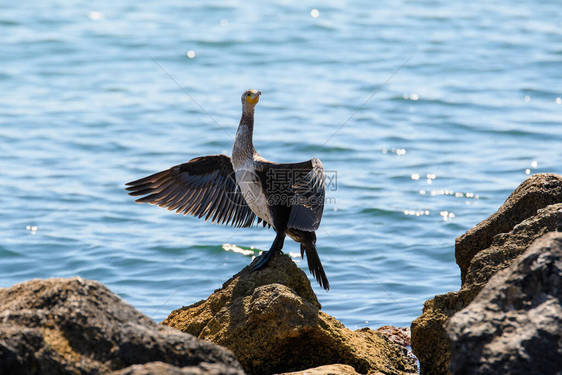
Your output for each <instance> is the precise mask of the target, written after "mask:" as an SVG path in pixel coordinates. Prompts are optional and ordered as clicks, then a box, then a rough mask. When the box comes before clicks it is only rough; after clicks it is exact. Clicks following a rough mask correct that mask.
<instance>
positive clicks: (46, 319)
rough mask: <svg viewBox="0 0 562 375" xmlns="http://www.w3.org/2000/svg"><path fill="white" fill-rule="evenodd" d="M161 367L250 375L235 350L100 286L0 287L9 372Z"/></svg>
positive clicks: (2, 350) (4, 361)
mask: <svg viewBox="0 0 562 375" xmlns="http://www.w3.org/2000/svg"><path fill="white" fill-rule="evenodd" d="M156 361H164V362H166V363H167V364H168V365H170V366H177V367H179V368H182V367H183V368H186V367H193V368H194V369H199V368H201V366H203V367H204V366H205V364H210V365H213V366H214V367H217V366H218V367H219V368H221V369H225V371H226V370H228V371H230V372H224V373H228V374H243V371H242V369H241V367H240V364H239V363H238V362H237V361H236V360H235V359H234V356H233V355H232V353H230V352H229V351H228V350H226V349H223V348H220V347H218V346H217V345H214V344H212V343H209V342H203V341H200V340H197V339H196V338H195V337H193V336H192V335H188V334H185V333H182V332H179V331H176V330H173V329H171V328H169V327H164V326H159V325H157V324H156V323H154V322H153V321H152V320H151V319H149V318H148V317H146V316H144V315H142V314H141V313H140V312H138V311H137V310H136V309H134V308H133V307H132V306H130V305H128V304H127V303H125V302H124V301H123V300H121V299H120V298H119V297H118V296H116V295H115V294H113V293H112V292H111V291H110V290H109V289H107V288H106V287H105V286H103V285H102V284H100V283H98V282H95V281H89V280H84V279H81V278H71V279H48V280H32V281H28V282H25V283H22V284H18V285H15V286H13V287H11V288H4V289H0V373H2V374H47V375H48V374H76V373H80V374H99V373H110V372H113V371H116V370H120V369H124V368H127V367H129V366H132V365H135V364H146V363H150V362H156ZM215 365H216V366H215ZM221 371H222V370H221ZM211 373H216V374H220V373H223V372H211Z"/></svg>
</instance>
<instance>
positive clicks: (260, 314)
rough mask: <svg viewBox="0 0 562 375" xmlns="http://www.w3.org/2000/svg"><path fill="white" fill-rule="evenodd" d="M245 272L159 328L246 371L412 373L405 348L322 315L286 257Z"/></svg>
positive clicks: (412, 364) (412, 365)
mask: <svg viewBox="0 0 562 375" xmlns="http://www.w3.org/2000/svg"><path fill="white" fill-rule="evenodd" d="M250 269H251V265H250V266H248V267H246V268H244V269H243V270H242V271H241V272H239V273H238V274H236V275H235V276H234V277H232V278H231V279H230V280H228V281H227V282H226V283H225V284H224V285H223V286H222V288H221V289H218V290H216V291H215V292H214V293H213V294H212V295H211V296H209V298H208V299H206V300H204V301H200V302H197V303H195V304H193V305H191V306H188V307H183V308H181V309H178V310H175V311H173V312H172V313H171V314H170V316H169V317H168V318H167V319H166V320H165V321H164V322H163V324H166V325H169V326H171V327H174V328H177V329H179V330H181V331H184V332H189V333H191V334H193V335H195V336H197V337H198V338H200V339H205V340H209V341H212V342H214V343H216V344H219V345H223V346H225V347H227V348H229V349H230V350H232V351H233V352H234V354H235V355H236V358H237V359H238V360H239V361H240V363H241V364H242V366H243V367H244V369H245V370H246V371H247V372H248V373H250V374H272V373H282V372H290V371H299V370H305V369H310V368H313V367H317V366H322V365H330V364H334V363H339V364H345V365H349V366H352V367H353V368H354V369H355V371H357V372H359V373H363V374H365V373H369V372H375V371H382V372H385V373H392V374H404V373H411V372H414V371H415V369H416V368H415V362H412V361H411V360H410V359H409V358H408V357H407V355H406V349H405V348H402V347H400V346H399V345H397V344H394V343H392V342H391V341H390V340H388V339H386V338H385V337H384V336H383V335H381V334H378V333H376V332H375V331H373V330H370V329H368V328H363V329H360V330H358V331H351V330H349V329H347V328H345V327H344V326H343V325H342V324H341V323H340V322H338V321H337V320H336V319H334V318H333V317H331V316H329V315H328V314H325V313H324V312H322V311H320V304H319V303H318V300H317V298H316V295H315V294H314V292H313V291H312V288H311V286H310V281H309V280H308V278H307V277H306V275H305V273H304V272H302V271H301V270H300V269H299V268H298V267H297V266H296V264H295V263H294V262H293V261H292V260H291V258H290V257H288V256H287V255H283V254H281V255H277V256H276V257H275V258H274V259H273V260H272V261H271V263H270V264H269V265H268V266H267V267H266V268H265V269H264V270H261V271H259V272H250Z"/></svg>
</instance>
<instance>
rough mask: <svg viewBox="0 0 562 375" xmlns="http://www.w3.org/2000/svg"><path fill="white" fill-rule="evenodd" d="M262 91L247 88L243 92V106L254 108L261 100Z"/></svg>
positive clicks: (245, 108) (246, 108)
mask: <svg viewBox="0 0 562 375" xmlns="http://www.w3.org/2000/svg"><path fill="white" fill-rule="evenodd" d="M260 95H261V91H259V90H254V89H252V90H246V91H244V93H243V94H242V107H243V108H244V110H248V109H253V108H254V107H255V105H256V104H258V102H259V100H260Z"/></svg>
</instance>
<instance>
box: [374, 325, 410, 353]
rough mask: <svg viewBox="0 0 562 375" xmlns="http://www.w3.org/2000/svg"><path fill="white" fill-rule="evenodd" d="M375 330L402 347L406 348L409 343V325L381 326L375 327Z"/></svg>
mask: <svg viewBox="0 0 562 375" xmlns="http://www.w3.org/2000/svg"><path fill="white" fill-rule="evenodd" d="M377 332H378V333H380V334H381V335H384V336H386V337H387V338H388V339H389V340H390V341H391V342H393V343H395V344H398V345H400V346H403V347H404V348H408V347H409V346H410V345H411V340H410V336H411V334H410V327H394V326H382V327H380V328H377Z"/></svg>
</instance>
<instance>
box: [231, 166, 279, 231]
mask: <svg viewBox="0 0 562 375" xmlns="http://www.w3.org/2000/svg"><path fill="white" fill-rule="evenodd" d="M234 170H235V174H236V183H237V184H238V186H239V187H240V191H241V192H242V195H243V196H244V199H245V200H246V203H247V204H248V206H249V207H250V209H251V210H252V211H253V212H254V213H255V214H256V215H258V217H259V218H260V219H262V220H264V221H265V222H267V223H268V224H270V225H272V224H273V220H272V219H271V212H270V209H269V205H268V202H267V196H266V194H265V192H264V190H265V189H263V187H262V184H261V181H260V179H259V177H258V176H257V174H256V172H255V166H254V164H253V163H252V162H247V163H245V164H243V165H238V166H235V169H234Z"/></svg>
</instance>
